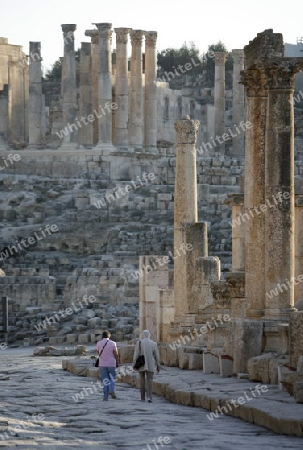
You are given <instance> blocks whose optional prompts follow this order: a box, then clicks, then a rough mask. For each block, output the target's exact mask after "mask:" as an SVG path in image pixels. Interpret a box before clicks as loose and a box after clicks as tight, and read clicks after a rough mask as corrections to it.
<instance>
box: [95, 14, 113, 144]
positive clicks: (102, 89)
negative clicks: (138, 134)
mask: <svg viewBox="0 0 303 450" xmlns="http://www.w3.org/2000/svg"><path fill="white" fill-rule="evenodd" d="M94 25H96V27H97V28H98V31H99V82H98V96H99V111H100V113H99V141H98V144H97V148H98V149H100V150H104V151H105V152H106V153H107V152H108V151H111V150H112V149H113V145H112V123H113V120H112V80H111V77H112V51H111V37H112V24H111V23H95V24H94ZM102 110H103V111H102Z"/></svg>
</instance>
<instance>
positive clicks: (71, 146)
mask: <svg viewBox="0 0 303 450" xmlns="http://www.w3.org/2000/svg"><path fill="white" fill-rule="evenodd" d="M78 148H79V147H78V143H77V142H63V144H62V145H61V146H60V147H58V150H77V149H78Z"/></svg>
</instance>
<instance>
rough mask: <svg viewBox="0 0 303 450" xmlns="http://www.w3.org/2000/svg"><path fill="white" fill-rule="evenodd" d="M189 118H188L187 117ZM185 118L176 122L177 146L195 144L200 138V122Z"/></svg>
mask: <svg viewBox="0 0 303 450" xmlns="http://www.w3.org/2000/svg"><path fill="white" fill-rule="evenodd" d="M187 117H188V116H187ZM187 117H184V118H183V119H181V120H178V122H175V130H176V133H177V144H195V143H196V140H197V136H198V131H199V126H200V122H199V120H190V119H188V118H187Z"/></svg>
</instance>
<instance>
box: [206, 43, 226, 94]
mask: <svg viewBox="0 0 303 450" xmlns="http://www.w3.org/2000/svg"><path fill="white" fill-rule="evenodd" d="M215 52H226V53H228V55H227V58H226V64H225V70H226V71H228V70H232V68H233V59H232V56H231V53H229V52H228V50H227V48H226V46H225V44H224V43H223V42H222V41H218V42H217V43H216V44H212V45H209V46H208V50H207V53H206V54H203V57H202V61H203V68H204V69H205V71H206V83H207V85H208V86H210V87H212V86H214V84H215V58H214V53H215Z"/></svg>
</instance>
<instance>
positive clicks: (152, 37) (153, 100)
mask: <svg viewBox="0 0 303 450" xmlns="http://www.w3.org/2000/svg"><path fill="white" fill-rule="evenodd" d="M156 42H157V33H156V31H147V32H146V33H145V103H144V118H145V127H144V128H145V141H144V145H145V150H146V151H148V152H151V153H157V83H156V81H157V49H156Z"/></svg>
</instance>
